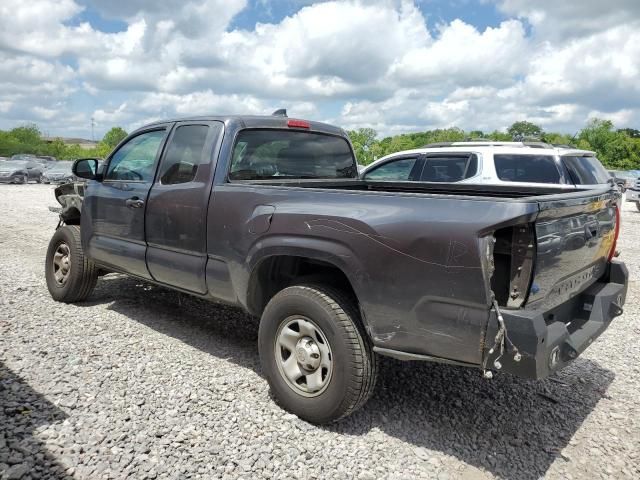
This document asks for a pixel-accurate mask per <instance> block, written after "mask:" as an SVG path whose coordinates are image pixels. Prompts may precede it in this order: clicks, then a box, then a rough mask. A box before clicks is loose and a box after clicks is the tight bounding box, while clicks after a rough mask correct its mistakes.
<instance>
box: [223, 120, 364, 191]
mask: <svg viewBox="0 0 640 480" xmlns="http://www.w3.org/2000/svg"><path fill="white" fill-rule="evenodd" d="M357 176H358V170H357V167H356V161H355V158H354V156H353V153H352V152H351V148H350V147H349V143H348V142H347V141H346V140H345V139H344V138H342V137H336V136H332V135H323V134H319V133H309V132H300V131H289V130H243V131H242V132H240V134H239V135H238V138H237V140H236V144H235V147H234V149H233V157H232V160H231V168H230V171H229V179H230V180H269V179H273V178H292V179H295V178H299V179H314V178H318V179H332V178H356V177H357Z"/></svg>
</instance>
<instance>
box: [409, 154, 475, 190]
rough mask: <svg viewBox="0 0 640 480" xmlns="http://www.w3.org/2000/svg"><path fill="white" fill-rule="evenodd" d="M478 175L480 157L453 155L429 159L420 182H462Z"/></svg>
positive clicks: (430, 157)
mask: <svg viewBox="0 0 640 480" xmlns="http://www.w3.org/2000/svg"><path fill="white" fill-rule="evenodd" d="M476 173H478V157H476V156H475V155H463V156H461V155H452V156H444V155H443V156H438V157H435V156H434V157H432V156H429V157H428V158H427V163H426V165H425V167H424V169H423V170H422V175H421V176H420V180H422V181H423V182H444V183H454V182H460V181H462V180H464V179H466V178H471V177H473V176H474V175H475V174H476Z"/></svg>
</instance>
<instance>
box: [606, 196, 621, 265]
mask: <svg viewBox="0 0 640 480" xmlns="http://www.w3.org/2000/svg"><path fill="white" fill-rule="evenodd" d="M613 208H615V210H616V226H615V227H614V229H615V230H614V233H613V244H612V245H611V251H610V252H609V261H611V259H612V258H613V257H614V255H615V254H616V247H617V246H618V236H619V235H620V209H619V208H618V205H617V204H616V205H615V206H614V207H613Z"/></svg>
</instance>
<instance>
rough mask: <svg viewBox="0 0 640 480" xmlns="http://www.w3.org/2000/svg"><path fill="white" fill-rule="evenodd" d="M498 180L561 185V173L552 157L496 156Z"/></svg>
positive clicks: (494, 158) (494, 157)
mask: <svg viewBox="0 0 640 480" xmlns="http://www.w3.org/2000/svg"><path fill="white" fill-rule="evenodd" d="M493 160H494V163H495V167H496V173H497V174H498V178H499V179H500V180H502V181H504V182H528V183H554V184H556V183H560V171H559V170H558V167H557V166H556V161H555V159H554V157H552V156H550V155H504V154H500V155H494V156H493Z"/></svg>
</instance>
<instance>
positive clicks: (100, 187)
mask: <svg viewBox="0 0 640 480" xmlns="http://www.w3.org/2000/svg"><path fill="white" fill-rule="evenodd" d="M171 126H172V125H171V124H165V125H158V126H154V127H153V128H151V129H148V130H144V131H142V132H137V133H136V134H135V135H134V136H132V137H130V138H128V139H127V140H126V141H125V142H124V143H123V144H121V145H120V146H119V147H118V149H117V150H115V151H114V152H113V153H112V154H111V156H110V157H109V159H108V161H107V164H106V167H105V169H104V177H103V179H102V181H100V182H90V183H89V185H88V187H87V190H86V192H85V198H84V205H83V210H82V216H81V226H82V228H81V235H82V244H83V247H84V248H85V249H86V251H87V252H88V255H89V256H90V257H91V258H93V259H94V260H95V261H96V262H97V263H99V264H101V265H104V266H106V267H111V268H113V269H114V270H117V271H121V272H125V273H129V274H132V275H136V276H139V277H144V278H149V279H150V278H151V277H150V275H149V272H148V270H147V266H146V262H145V254H146V247H147V245H146V241H145V233H144V217H145V211H146V204H147V197H148V195H149V190H150V189H151V185H153V180H154V177H155V173H156V168H157V165H158V159H159V158H160V155H161V153H162V149H163V148H164V144H165V142H166V138H167V135H168V132H169V131H170V129H171Z"/></svg>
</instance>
